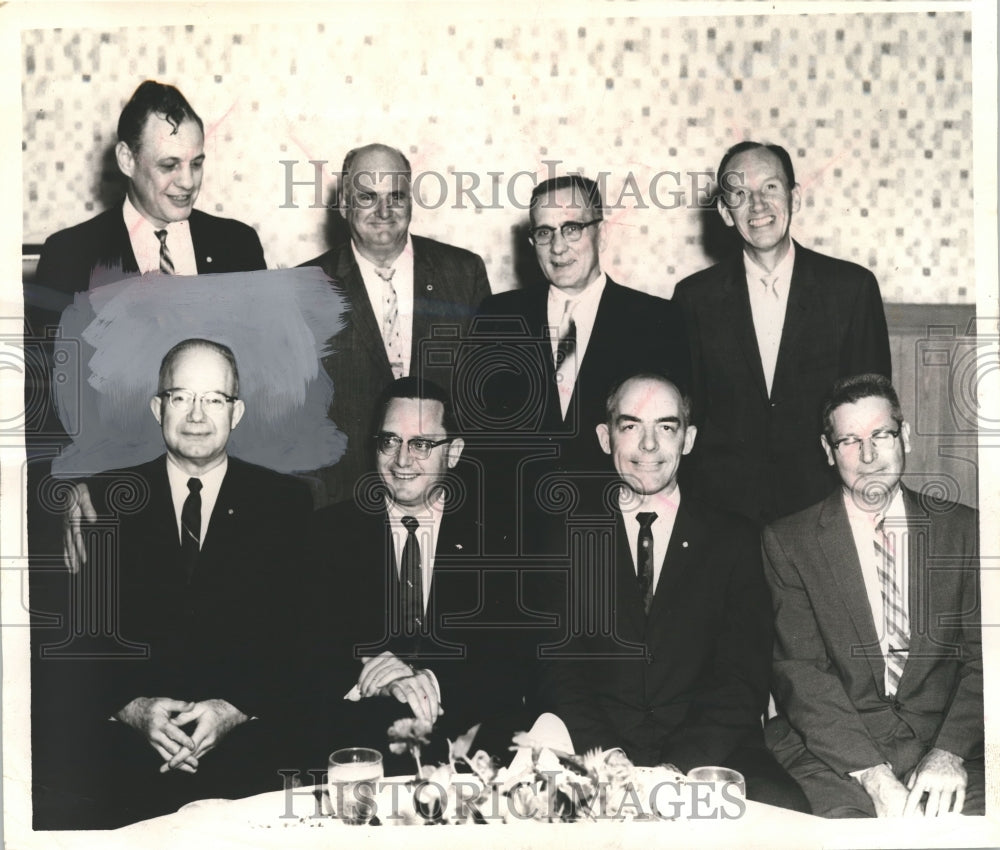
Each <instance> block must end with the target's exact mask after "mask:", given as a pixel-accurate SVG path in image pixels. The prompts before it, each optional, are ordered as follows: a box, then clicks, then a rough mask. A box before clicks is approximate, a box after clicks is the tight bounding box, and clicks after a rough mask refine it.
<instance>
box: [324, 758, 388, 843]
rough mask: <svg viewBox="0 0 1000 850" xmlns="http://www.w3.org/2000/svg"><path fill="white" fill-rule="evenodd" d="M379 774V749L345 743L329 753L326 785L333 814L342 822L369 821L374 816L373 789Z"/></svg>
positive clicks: (381, 774)
mask: <svg viewBox="0 0 1000 850" xmlns="http://www.w3.org/2000/svg"><path fill="white" fill-rule="evenodd" d="M382 776H383V773H382V754H381V753H380V752H379V751H378V750H372V749H369V748H368V747H347V748H346V749H343V750H337V751H336V752H333V753H331V754H330V760H329V764H328V770H327V788H328V791H329V793H330V806H331V808H332V809H333V813H334V815H335V816H336V817H338V818H340V819H341V820H342V821H343V822H344V823H349V824H355V825H357V824H365V823H368V821H370V820H371V819H372V818H373V817H374V816H375V792H376V791H377V790H378V787H377V786H378V781H379V780H380V779H381V778H382Z"/></svg>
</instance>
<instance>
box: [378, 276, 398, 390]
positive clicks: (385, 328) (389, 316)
mask: <svg viewBox="0 0 1000 850" xmlns="http://www.w3.org/2000/svg"><path fill="white" fill-rule="evenodd" d="M395 273H396V270H395V269H381V268H379V267H378V266H376V267H375V274H377V275H378V276H379V277H380V278H382V281H383V286H382V339H383V340H385V353H386V354H387V355H388V357H389V368H391V369H392V376H393V377H394V378H402V377H403V337H402V335H401V334H400V330H399V298H398V297H397V295H396V287H395V286H393V285H392V276H393V275H394V274H395Z"/></svg>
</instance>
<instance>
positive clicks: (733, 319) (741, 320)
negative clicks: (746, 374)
mask: <svg viewBox="0 0 1000 850" xmlns="http://www.w3.org/2000/svg"><path fill="white" fill-rule="evenodd" d="M746 277H747V275H746V269H745V268H744V267H743V255H742V254H741V255H740V257H739V259H737V260H735V261H734V262H733V263H731V265H730V269H729V277H728V279H727V280H726V282H725V285H724V290H725V293H726V294H725V297H723V298H722V299H721V303H720V304H719V312H720V314H721V315H722V319H723V322H724V324H726V325H728V326H729V327H730V328H731V329H732V332H733V336H735V337H736V340H737V342H738V343H739V345H740V348H742V349H743V358H744V360H745V361H746V363H747V365H748V366H749V367H750V371H751V372H752V373H753V379H754V386H755V387H756V388H757V392H758V393H760V397H761V398H762V399H763V400H764V401H765V402H766V401H767V400H768V395H767V383H766V382H765V380H764V367H763V365H761V359H760V349H759V348H758V346H757V332H756V331H755V330H754V326H753V313H751V311H750V294H749V293H748V292H747V280H746ZM779 362H780V358H779Z"/></svg>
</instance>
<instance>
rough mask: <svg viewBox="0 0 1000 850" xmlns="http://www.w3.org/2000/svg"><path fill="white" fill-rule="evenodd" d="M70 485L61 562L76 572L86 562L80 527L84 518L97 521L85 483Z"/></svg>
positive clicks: (64, 521) (85, 550)
mask: <svg viewBox="0 0 1000 850" xmlns="http://www.w3.org/2000/svg"><path fill="white" fill-rule="evenodd" d="M71 486H72V487H73V489H74V491H75V492H74V495H73V497H72V498H71V499H70V500H69V504H68V505H67V506H66V510H65V512H64V513H63V563H65V564H66V569H68V570H69V571H70V572H71V573H73V574H76V573H78V572H80V568H81V567H82V566H84V565H85V564H86V563H87V549H86V547H85V546H84V545H83V532H82V531H81V530H80V529H81V526H82V523H83V521H84V520H86V521H87V522H96V521H97V511H95V510H94V503H93V502H92V501H91V499H90V490H89V489H88V488H87V485H86V484H84V483H83V482H77V483H74V484H72V485H71Z"/></svg>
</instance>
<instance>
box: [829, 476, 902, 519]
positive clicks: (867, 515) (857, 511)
mask: <svg viewBox="0 0 1000 850" xmlns="http://www.w3.org/2000/svg"><path fill="white" fill-rule="evenodd" d="M842 494H843V499H844V508H845V509H846V510H847V518H848V520H850V521H851V522H852V523H854V522H857V523H860V522H867V523H869V524H870V525H872V526H874V525H876V524H877V523H878V522H879V520H882V519H886V518H889V519H897V520H904V521H905V519H906V506H905V505H904V504H903V488H902V487H901V486H900V485H899V484H897V485H896V491H895V492H894V493H893V494H892V498H890V499H889V505H888V507H887V508H886V509H885V510H884V511H880V512H879V513H871V512H870V511H865V510H862V509H861V508H860V507H859V506H858V504H857V501H856V500H855V499H854V497H853V495H852V494H851V493H848V492H847V491H846V490H845V491H842Z"/></svg>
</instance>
